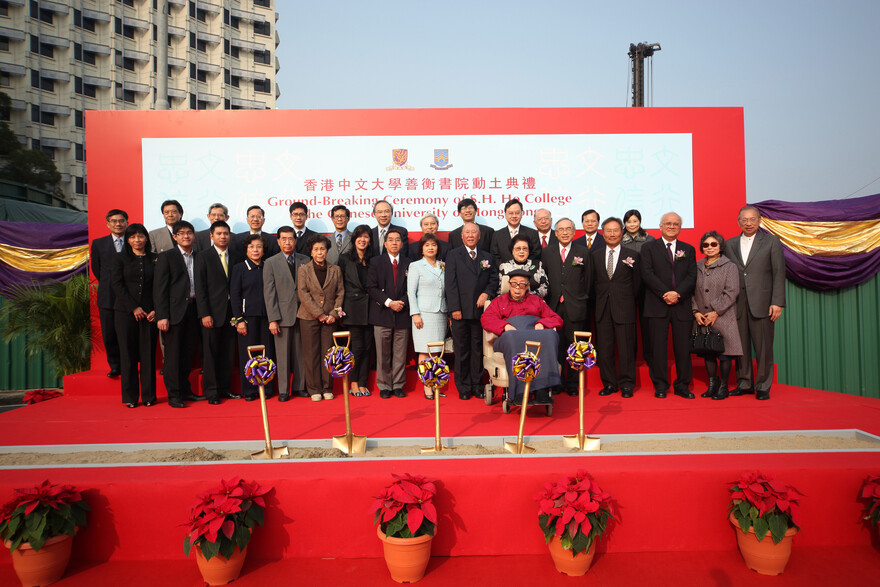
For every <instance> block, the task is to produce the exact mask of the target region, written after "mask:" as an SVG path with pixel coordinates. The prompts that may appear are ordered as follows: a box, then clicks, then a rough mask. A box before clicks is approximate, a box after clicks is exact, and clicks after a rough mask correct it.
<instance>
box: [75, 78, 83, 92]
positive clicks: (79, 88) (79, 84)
mask: <svg viewBox="0 0 880 587" xmlns="http://www.w3.org/2000/svg"><path fill="white" fill-rule="evenodd" d="M73 91H74V92H75V93H77V94H80V95H82V93H83V78H81V77H79V76H76V77H74V78H73Z"/></svg>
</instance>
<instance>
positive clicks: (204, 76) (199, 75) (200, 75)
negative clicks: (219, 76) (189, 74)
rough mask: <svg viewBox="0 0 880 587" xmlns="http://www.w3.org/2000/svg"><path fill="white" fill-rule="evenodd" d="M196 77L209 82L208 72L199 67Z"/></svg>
mask: <svg viewBox="0 0 880 587" xmlns="http://www.w3.org/2000/svg"><path fill="white" fill-rule="evenodd" d="M196 79H197V80H199V81H200V82H207V81H208V73H207V72H206V71H205V70H203V69H199V70H198V71H196Z"/></svg>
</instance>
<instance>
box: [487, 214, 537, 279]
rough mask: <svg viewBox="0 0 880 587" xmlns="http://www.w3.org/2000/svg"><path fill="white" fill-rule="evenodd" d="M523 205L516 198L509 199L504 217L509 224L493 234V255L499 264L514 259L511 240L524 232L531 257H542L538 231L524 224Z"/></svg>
mask: <svg viewBox="0 0 880 587" xmlns="http://www.w3.org/2000/svg"><path fill="white" fill-rule="evenodd" d="M522 216H523V207H522V204H521V203H520V201H519V200H517V199H516V198H514V199H512V200H508V201H507V203H506V204H504V217H505V218H506V219H507V226H506V227H505V228H499V229H498V230H496V231H495V234H494V235H493V236H492V250H491V251H490V252H491V253H492V257H494V259H495V263H496V264H497V265H501V264H502V263H506V262H508V261H510V260H511V259H513V253H512V252H511V251H510V241H511V240H513V237H515V236H516V235H518V234H522V235H525V236H527V237H528V239H529V259H532V260H533V261H537V260H538V259H540V258H541V242H540V241H539V240H538V231H537V230H535V229H534V228H529V227H528V226H523V225H522Z"/></svg>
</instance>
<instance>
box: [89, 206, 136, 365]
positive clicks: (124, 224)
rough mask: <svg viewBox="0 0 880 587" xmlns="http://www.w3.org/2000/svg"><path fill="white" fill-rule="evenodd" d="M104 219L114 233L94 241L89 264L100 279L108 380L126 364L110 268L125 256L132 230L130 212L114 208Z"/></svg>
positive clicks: (100, 311)
mask: <svg viewBox="0 0 880 587" xmlns="http://www.w3.org/2000/svg"><path fill="white" fill-rule="evenodd" d="M104 218H105V219H106V220H107V228H109V229H110V234H108V235H107V236H102V237H100V238H96V239H95V240H93V241H92V249H91V255H90V256H89V261H90V262H91V264H92V273H93V274H94V275H95V279H97V280H98V317H99V318H100V320H101V338H102V340H103V341H104V350H105V351H106V352H107V364H108V365H109V366H110V372H109V373H107V377H119V373H120V368H121V364H122V363H121V358H120V354H119V339H118V337H117V336H116V327H115V325H114V313H113V306H114V304H115V299H114V297H113V289H112V287H111V286H110V268H111V267H112V266H113V256H114V255H118V254H119V253H121V252H122V247H123V246H124V245H125V242H124V241H123V237H124V235H125V229H126V228H128V213H127V212H125V210H118V209H115V208H114V209H113V210H110V211H109V212H107V215H106V216H105V217H104Z"/></svg>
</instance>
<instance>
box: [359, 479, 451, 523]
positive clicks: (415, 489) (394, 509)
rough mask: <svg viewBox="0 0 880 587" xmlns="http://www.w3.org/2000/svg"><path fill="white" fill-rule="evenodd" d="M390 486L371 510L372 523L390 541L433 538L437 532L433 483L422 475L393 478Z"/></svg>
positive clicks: (434, 486) (380, 495) (435, 489)
mask: <svg viewBox="0 0 880 587" xmlns="http://www.w3.org/2000/svg"><path fill="white" fill-rule="evenodd" d="M392 477H394V478H395V479H396V481H394V482H393V483H392V484H391V485H389V486H388V487H386V488H385V489H383V490H382V493H380V494H379V495H377V496H376V501H374V502H373V505H372V506H371V507H370V513H371V514H374V517H373V521H374V523H377V524H379V525H380V528H381V529H382V532H384V533H385V535H386V536H388V537H389V538H414V537H416V536H425V535H427V536H433V535H434V532H435V530H436V528H437V508H435V507H434V504H433V501H432V500H433V499H434V496H435V495H436V494H437V486H436V485H435V484H436V482H437V480H436V479H429V478H428V477H422V476H421V475H410V474H409V473H406V474H404V475H394V474H392Z"/></svg>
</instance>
